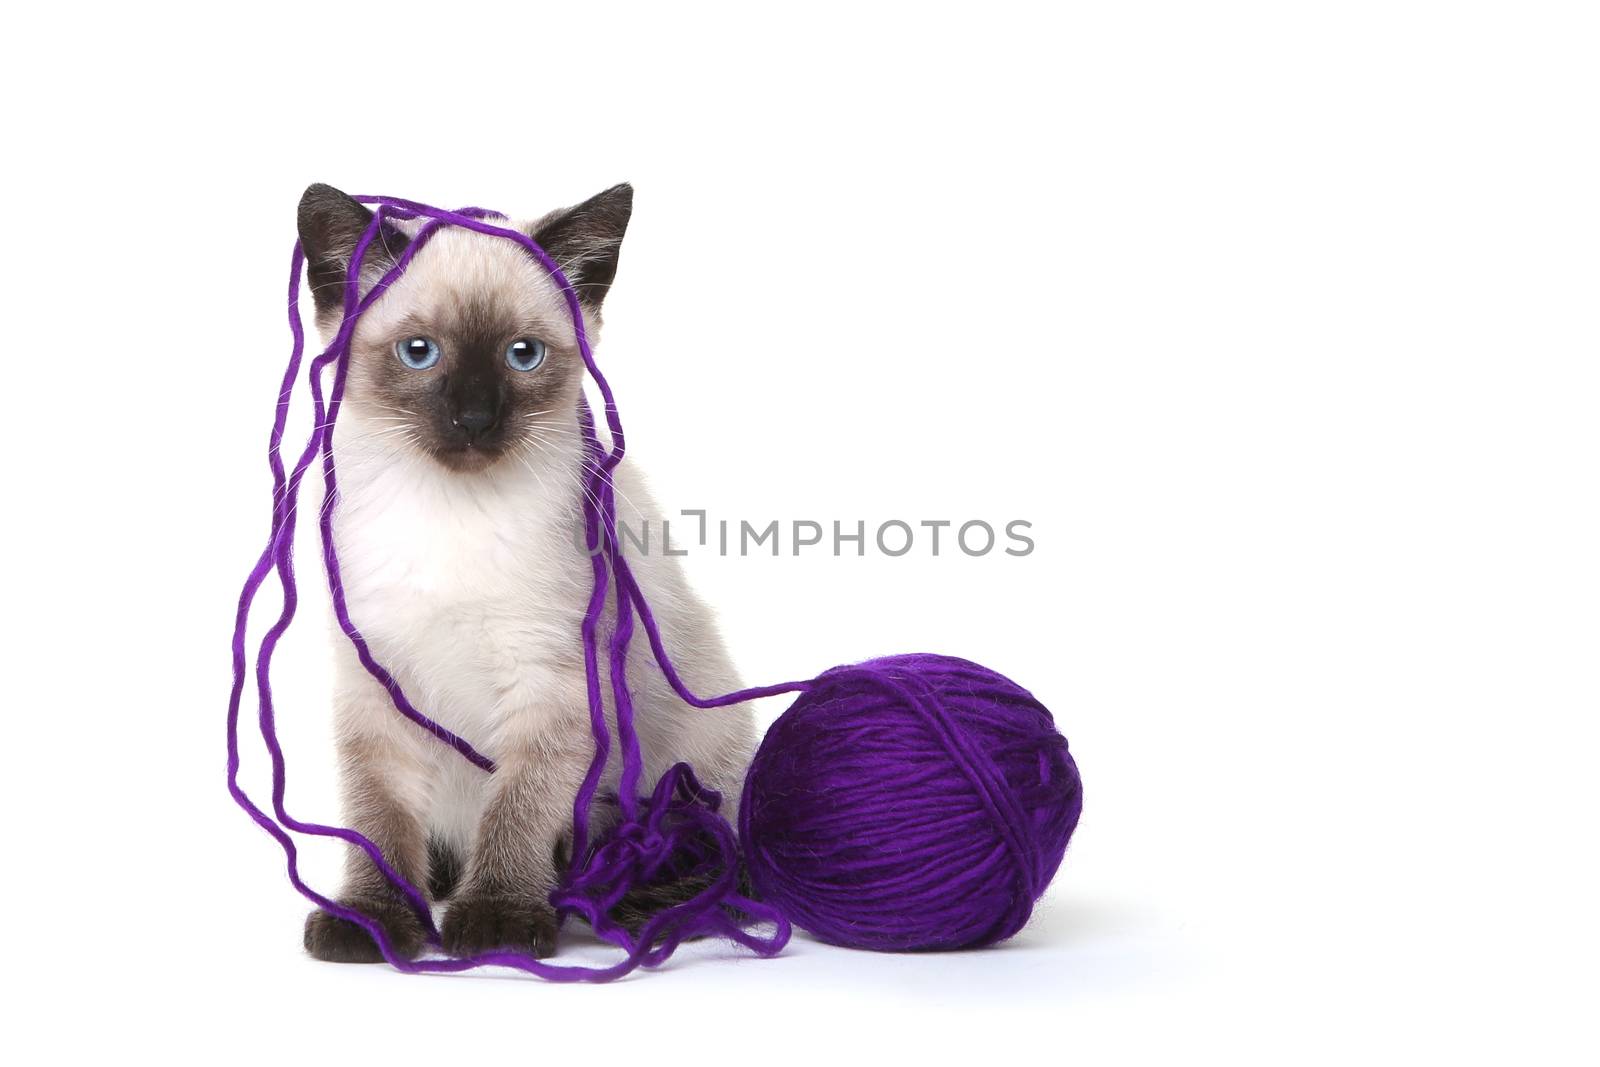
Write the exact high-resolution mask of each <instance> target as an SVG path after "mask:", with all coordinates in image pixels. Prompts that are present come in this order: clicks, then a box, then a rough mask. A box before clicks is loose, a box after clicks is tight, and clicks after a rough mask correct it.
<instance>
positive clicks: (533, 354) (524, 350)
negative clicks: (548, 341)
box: [506, 337, 544, 370]
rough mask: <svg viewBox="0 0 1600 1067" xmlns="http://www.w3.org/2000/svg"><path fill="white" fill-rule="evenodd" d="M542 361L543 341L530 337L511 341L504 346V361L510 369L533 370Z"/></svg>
mask: <svg viewBox="0 0 1600 1067" xmlns="http://www.w3.org/2000/svg"><path fill="white" fill-rule="evenodd" d="M543 362H544V342H543V341H539V340H535V339H534V338H532V337H523V338H521V339H519V340H516V341H512V342H511V344H510V345H509V346H508V347H507V348H506V363H507V364H508V365H509V366H510V367H511V369H512V370H533V369H534V368H535V367H537V366H538V365H539V364H541V363H543Z"/></svg>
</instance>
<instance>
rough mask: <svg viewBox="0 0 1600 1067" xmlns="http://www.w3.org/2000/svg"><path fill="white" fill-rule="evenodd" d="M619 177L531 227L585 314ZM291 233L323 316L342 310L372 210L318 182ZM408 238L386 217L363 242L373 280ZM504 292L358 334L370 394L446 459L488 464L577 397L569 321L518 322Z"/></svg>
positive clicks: (596, 293)
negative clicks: (373, 333)
mask: <svg viewBox="0 0 1600 1067" xmlns="http://www.w3.org/2000/svg"><path fill="white" fill-rule="evenodd" d="M632 203H633V190H632V188H631V187H630V186H628V185H619V186H616V187H614V188H611V189H608V190H606V191H605V192H603V193H600V194H599V195H598V196H595V197H592V198H590V199H589V200H586V201H584V202H583V203H582V204H579V205H577V206H576V207H571V208H567V209H564V210H561V211H557V212H554V213H552V214H551V215H548V216H546V217H545V218H544V219H542V220H540V221H539V222H538V223H535V224H534V225H533V226H532V227H530V228H529V230H528V234H529V236H530V237H532V238H533V239H534V240H535V241H536V242H538V244H539V245H540V247H542V248H543V249H544V250H545V251H546V252H547V253H548V254H549V255H550V256H551V257H552V258H553V259H555V261H556V262H557V263H560V264H561V265H562V268H563V271H564V272H565V273H566V274H567V277H568V280H569V281H570V282H571V283H572V286H573V290H574V291H575V293H576V294H577V296H578V299H579V301H580V302H581V303H582V304H583V306H584V307H585V309H586V310H587V311H589V312H590V313H591V314H597V313H598V312H599V309H600V305H601V303H602V301H603V300H604V298H605V294H606V292H607V291H608V290H609V288H610V286H611V283H612V281H613V279H614V278H615V276H616V270H617V263H618V258H619V255H620V251H621V245H622V238H623V235H624V234H625V233H626V231H627V226H628V220H629V216H630V214H631V211H632ZM299 220H300V240H301V244H302V247H303V248H304V250H305V254H306V263H307V273H308V276H309V279H310V283H311V291H312V294H313V297H314V298H315V300H316V305H317V314H318V316H319V318H321V319H322V320H323V321H324V322H329V321H337V320H338V319H339V318H341V317H342V315H343V310H344V306H343V294H344V282H345V277H346V273H347V271H348V269H349V263H350V257H351V256H352V255H353V254H354V250H355V245H356V244H357V242H358V241H359V240H360V237H361V234H362V233H363V232H364V231H365V230H366V228H367V226H368V225H370V223H371V221H372V213H371V211H369V210H368V209H367V208H366V207H365V206H363V205H362V204H360V203H358V202H356V201H355V200H354V199H352V198H350V197H348V196H346V195H345V194H344V193H341V192H339V191H338V190H337V189H333V188H331V187H330V186H326V185H313V186H311V187H310V188H309V189H307V190H306V192H305V195H304V197H303V198H302V199H301V201H300V211H299ZM408 243H409V238H408V237H407V235H406V234H405V233H403V232H401V231H400V230H398V229H396V228H392V227H387V226H386V227H384V228H383V229H382V231H381V232H380V233H379V239H378V240H376V241H374V242H373V243H372V245H370V246H369V247H368V249H367V253H366V255H365V257H364V262H363V275H364V278H367V277H370V280H369V281H367V284H371V282H372V281H375V280H376V278H377V277H378V276H380V275H381V274H382V273H384V272H386V271H387V270H389V269H390V268H391V267H393V266H394V264H395V263H396V262H397V260H398V259H399V257H400V256H401V254H402V253H403V252H404V250H405V248H406V246H407V244H408ZM524 314H525V312H522V311H520V310H519V308H518V307H517V302H516V301H515V300H511V299H507V295H506V294H503V293H501V294H496V293H492V292H467V293H464V294H462V295H461V297H460V298H459V299H457V300H455V301H454V302H452V303H451V304H449V305H448V306H446V307H445V308H443V309H442V310H439V311H437V312H435V313H434V314H432V315H430V316H429V317H427V318H422V317H417V316H413V317H410V318H408V319H406V320H404V321H403V322H401V323H400V324H399V325H398V326H397V327H396V328H395V329H394V330H393V331H392V332H391V333H390V334H388V335H386V336H381V337H368V338H364V339H363V341H362V345H361V348H362V351H361V360H362V364H363V366H364V367H365V368H367V371H366V373H365V374H364V375H363V377H364V379H365V381H364V387H365V389H367V390H370V393H369V395H368V397H367V399H369V400H370V401H371V402H372V403H373V405H374V407H375V408H376V409H378V410H379V411H381V412H382V414H383V417H385V418H387V419H389V420H390V421H392V422H396V423H399V424H401V425H403V426H404V427H405V428H406V437H407V439H408V440H409V441H410V442H411V443H412V444H414V445H415V446H416V447H418V448H420V449H421V450H423V451H425V452H426V453H428V454H429V455H430V456H431V457H433V458H434V459H436V460H437V461H439V462H440V463H442V464H443V465H445V466H446V467H449V468H451V469H452V470H461V471H472V470H480V469H483V468H484V467H487V466H489V465H491V464H493V463H495V462H496V461H497V460H499V459H500V458H501V457H502V456H504V455H505V454H507V453H508V452H509V451H511V450H513V449H514V448H516V447H518V446H519V445H521V444H522V443H524V440H525V434H524V428H525V426H526V425H527V423H528V422H529V421H530V420H532V419H536V418H539V417H542V416H547V415H553V414H555V413H557V412H560V411H563V410H565V409H566V408H568V407H571V403H575V401H576V397H577V391H578V389H579V383H580V381H581V376H582V364H581V357H580V355H579V354H578V352H577V351H576V349H575V348H574V347H573V344H572V339H571V337H570V329H562V328H558V327H553V326H552V325H551V324H549V323H540V322H531V321H527V320H526V319H525V318H523V317H522V316H523V315H524Z"/></svg>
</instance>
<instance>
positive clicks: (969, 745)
mask: <svg viewBox="0 0 1600 1067" xmlns="http://www.w3.org/2000/svg"><path fill="white" fill-rule="evenodd" d="M1082 810H1083V786H1082V782H1081V781H1080V779H1079V777H1078V768H1077V765H1076V764H1075V763H1074V762H1073V759H1072V755H1071V753H1070V752H1069V751H1068V750H1067V741H1066V738H1064V737H1062V736H1061V734H1060V732H1058V731H1057V730H1056V727H1055V722H1054V721H1053V720H1052V719H1051V717H1050V713H1049V711H1047V710H1046V709H1045V707H1044V705H1042V704H1040V703H1039V702H1038V701H1037V700H1035V699H1034V698H1033V696H1032V694H1030V693H1029V692H1028V691H1027V690H1025V689H1023V688H1022V687H1021V686H1019V685H1017V684H1016V683H1015V682H1013V681H1011V680H1010V679H1009V678H1006V677H1004V676H1003V675H1000V674H996V673H995V672H993V671H991V670H989V669H987V668H985V667H981V666H979V665H978V664H976V663H970V662H968V661H966V660H962V659H956V658H953V657H950V656H937V655H927V654H920V655H904V656H891V657H886V658H883V659H876V660H869V661H867V662H865V663H859V664H856V665H854V666H848V667H837V668H834V669H833V670H831V671H828V672H827V673H825V674H823V675H821V676H820V677H818V678H817V679H816V681H815V682H814V683H813V684H812V686H811V688H810V689H809V690H808V691H806V692H805V693H803V694H802V695H801V696H800V698H799V699H798V700H796V701H795V702H794V704H793V705H792V706H791V707H790V708H789V710H788V711H786V712H784V714H783V715H782V717H780V718H779V719H778V721H777V722H775V723H774V724H773V725H772V728H771V729H770V730H768V731H767V735H766V737H765V738H764V739H763V740H762V742H761V746H760V748H759V749H758V750H757V752H756V756H755V759H754V761H753V762H752V763H751V766H750V773H749V775H748V776H747V777H746V779H745V787H744V796H743V801H742V803H741V806H740V813H739V833H740V839H741V844H742V846H743V851H744V855H745V860H746V863H747V864H748V866H749V871H750V879H751V883H752V885H753V887H754V889H755V891H756V893H757V895H758V896H759V897H761V898H763V899H764V900H766V901H767V902H768V903H771V904H773V905H775V906H776V907H777V908H778V909H779V910H780V911H782V912H783V914H784V915H786V916H787V917H788V918H789V920H790V921H791V922H793V923H794V924H795V925H796V926H799V927H800V928H802V929H804V930H807V931H809V932H810V933H811V934H812V935H813V936H815V937H817V938H819V939H820V940H823V941H827V942H830V943H832V944H836V945H844V946H846V947H850V948H865V949H877V950H880V951H890V952H892V951H908V950H926V949H957V948H969V947H974V946H978V945H988V944H992V943H994V942H996V941H1002V940H1004V939H1005V938H1008V937H1010V936H1011V935H1013V934H1015V933H1016V932H1017V931H1018V930H1020V929H1022V926H1023V924H1024V923H1026V922H1027V921H1028V917H1029V915H1031V914H1032V911H1033V905H1034V902H1035V901H1036V900H1038V898H1039V896H1040V895H1041V894H1042V893H1043V892H1044V890H1045V887H1046V886H1047V885H1049V883H1050V879H1051V878H1052V877H1054V875H1055V873H1056V869H1057V868H1058V867H1059V866H1060V865H1061V859H1062V856H1063V854H1064V853H1065V852H1066V848H1067V841H1068V840H1069V839H1070V838H1071V837H1072V831H1073V830H1074V829H1075V828H1076V827H1077V825H1078V816H1079V814H1080V813H1081V812H1082Z"/></svg>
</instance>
